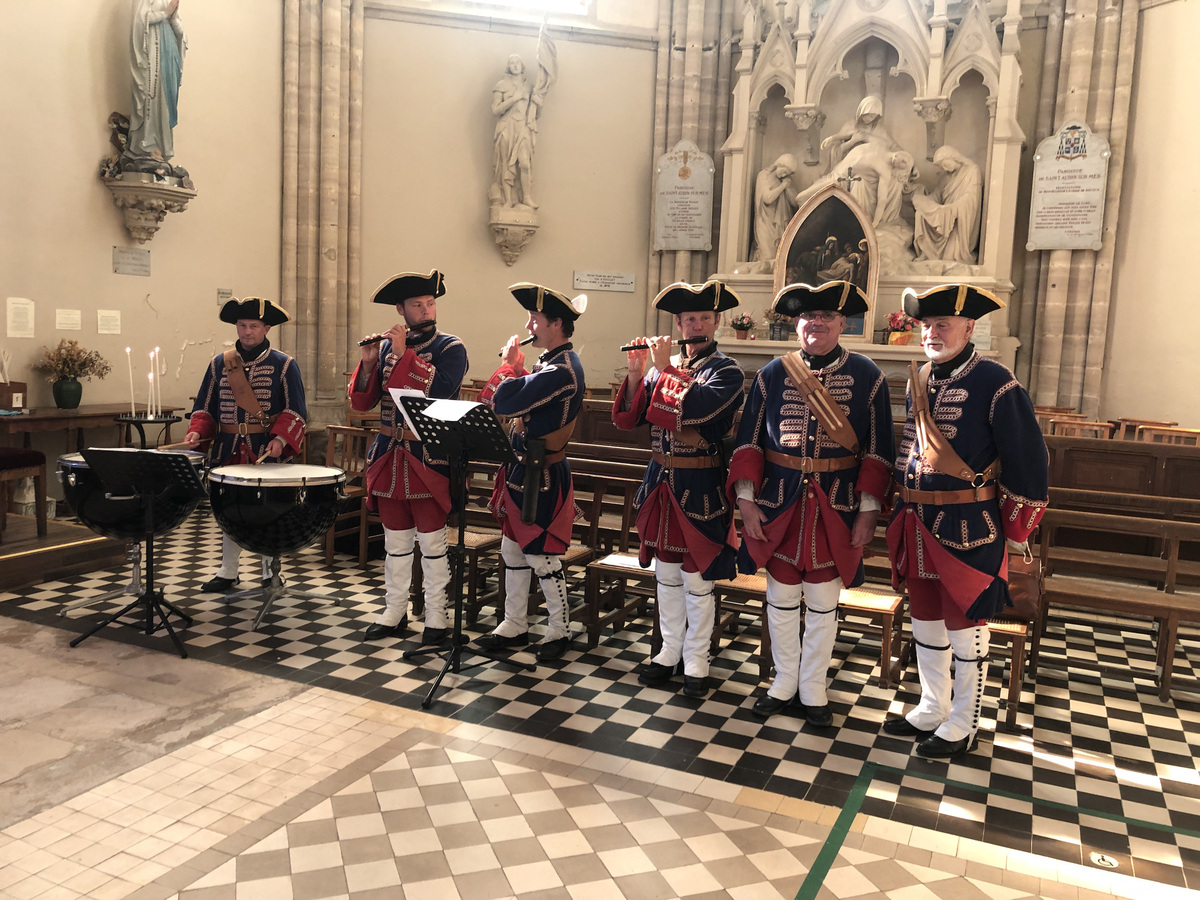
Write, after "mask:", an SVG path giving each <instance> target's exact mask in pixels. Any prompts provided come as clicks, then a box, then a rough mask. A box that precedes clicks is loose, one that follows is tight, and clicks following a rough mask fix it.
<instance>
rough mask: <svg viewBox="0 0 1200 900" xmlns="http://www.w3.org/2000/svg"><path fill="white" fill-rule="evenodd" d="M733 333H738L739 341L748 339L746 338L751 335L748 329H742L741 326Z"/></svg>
mask: <svg viewBox="0 0 1200 900" xmlns="http://www.w3.org/2000/svg"><path fill="white" fill-rule="evenodd" d="M733 333H734V334H735V335H737V339H738V340H739V341H744V340H746V339H747V338H748V337H749V336H750V332H749V331H748V330H743V329H740V328H739V329H735V330H734V332H733Z"/></svg>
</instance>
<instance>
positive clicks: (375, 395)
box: [346, 359, 379, 412]
mask: <svg viewBox="0 0 1200 900" xmlns="http://www.w3.org/2000/svg"><path fill="white" fill-rule="evenodd" d="M362 365H363V364H362V360H361V359H360V360H359V361H358V365H357V366H355V367H354V374H353V375H351V376H350V384H349V385H347V387H346V396H347V397H349V398H350V408H351V409H356V410H358V411H359V412H365V411H366V410H368V409H371V408H372V407H373V406H374V405H375V404H376V403H378V402H379V379H378V378H369V379H368V380H367V389H366V390H365V391H356V390H355V389H354V386H355V385H356V384H358V376H359V375H360V374H361V372H362ZM378 365H379V362H376V363H375V366H378ZM375 366H371V369H370V372H371V374H374V371H375Z"/></svg>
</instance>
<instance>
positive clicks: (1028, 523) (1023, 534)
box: [1000, 495, 1046, 544]
mask: <svg viewBox="0 0 1200 900" xmlns="http://www.w3.org/2000/svg"><path fill="white" fill-rule="evenodd" d="M1045 512H1046V508H1045V507H1044V506H1030V505H1029V504H1028V503H1024V502H1022V501H1018V500H1014V499H1013V498H1012V497H1009V496H1007V495H1005V496H1004V498H1003V500H1002V502H1001V503H1000V519H1001V521H1002V522H1003V525H1004V536H1005V537H1006V538H1007V539H1008V540H1010V541H1016V542H1017V543H1018V544H1019V543H1021V542H1022V541H1027V540H1029V535H1030V534H1032V533H1033V529H1035V528H1036V527H1037V523H1038V522H1040V521H1041V520H1042V515H1043V514H1044V513H1045Z"/></svg>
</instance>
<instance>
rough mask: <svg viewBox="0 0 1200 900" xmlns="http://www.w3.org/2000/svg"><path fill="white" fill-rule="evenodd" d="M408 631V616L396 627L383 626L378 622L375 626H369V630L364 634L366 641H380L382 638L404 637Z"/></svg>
mask: <svg viewBox="0 0 1200 900" xmlns="http://www.w3.org/2000/svg"><path fill="white" fill-rule="evenodd" d="M407 629H408V616H405V617H404V618H402V619H401V620H400V621H399V622H397V623H396V624H395V625H383V624H381V623H379V622H376V623H375V624H373V625H368V626H367V630H366V631H364V632H363V640H364V641H378V640H380V639H382V638H392V637H404V632H405V631H406V630H407Z"/></svg>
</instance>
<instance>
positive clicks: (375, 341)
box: [358, 321, 437, 347]
mask: <svg viewBox="0 0 1200 900" xmlns="http://www.w3.org/2000/svg"><path fill="white" fill-rule="evenodd" d="M436 327H437V322H436V321H434V322H422V323H421V324H420V325H414V326H412V328H410V329H408V330H409V331H425V330H427V329H429V328H436ZM386 337H387V335H386V334H377V335H375V337H369V338H363V339H362V340H361V341H359V342H358V346H360V347H366V346H368V345H370V344H378V343H379V342H380V341H382V340H383V339H384V338H386Z"/></svg>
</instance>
